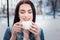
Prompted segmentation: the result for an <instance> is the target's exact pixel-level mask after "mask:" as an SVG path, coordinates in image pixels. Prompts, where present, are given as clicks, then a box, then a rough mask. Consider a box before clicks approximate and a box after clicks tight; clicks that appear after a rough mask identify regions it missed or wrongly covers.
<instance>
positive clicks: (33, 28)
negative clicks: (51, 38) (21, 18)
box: [29, 23, 40, 37]
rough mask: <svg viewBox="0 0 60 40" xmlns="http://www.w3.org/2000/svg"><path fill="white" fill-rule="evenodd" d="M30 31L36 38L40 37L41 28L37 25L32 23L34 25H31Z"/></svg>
mask: <svg viewBox="0 0 60 40" xmlns="http://www.w3.org/2000/svg"><path fill="white" fill-rule="evenodd" d="M29 31H30V32H32V33H33V34H34V36H35V37H39V35H40V34H39V33H40V32H39V31H40V30H39V27H38V25H37V24H35V23H32V25H31V28H30V29H29Z"/></svg>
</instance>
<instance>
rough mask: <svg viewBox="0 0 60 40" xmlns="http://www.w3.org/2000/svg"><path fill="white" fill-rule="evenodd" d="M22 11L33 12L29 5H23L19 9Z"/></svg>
mask: <svg viewBox="0 0 60 40" xmlns="http://www.w3.org/2000/svg"><path fill="white" fill-rule="evenodd" d="M19 9H20V10H32V8H31V6H30V5H29V4H22V5H20V7H19Z"/></svg>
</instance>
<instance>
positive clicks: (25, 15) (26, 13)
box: [19, 4, 33, 21]
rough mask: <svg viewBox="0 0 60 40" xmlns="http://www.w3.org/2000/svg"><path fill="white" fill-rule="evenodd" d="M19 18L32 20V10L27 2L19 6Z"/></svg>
mask: <svg viewBox="0 0 60 40" xmlns="http://www.w3.org/2000/svg"><path fill="white" fill-rule="evenodd" d="M19 18H20V21H32V20H33V12H32V8H31V6H30V5H29V4H22V5H21V6H20V7H19Z"/></svg>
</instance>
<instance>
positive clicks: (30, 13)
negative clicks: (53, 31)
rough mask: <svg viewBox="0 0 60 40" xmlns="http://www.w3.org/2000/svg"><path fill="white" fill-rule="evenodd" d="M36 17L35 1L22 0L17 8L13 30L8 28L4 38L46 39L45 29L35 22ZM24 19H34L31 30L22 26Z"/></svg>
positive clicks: (21, 39)
mask: <svg viewBox="0 0 60 40" xmlns="http://www.w3.org/2000/svg"><path fill="white" fill-rule="evenodd" d="M35 19H36V12H35V7H34V5H33V3H32V2H31V1H20V2H19V3H18V4H17V6H16V9H15V18H14V23H13V27H12V32H11V30H10V28H7V30H6V32H5V35H4V38H3V40H44V34H43V30H42V29H39V28H38V25H36V24H35ZM23 21H32V24H31V25H30V26H31V27H30V29H29V30H25V29H24V28H22V24H21V23H22V22H23ZM18 33H19V34H20V35H18ZM17 35H18V36H20V38H18V36H17Z"/></svg>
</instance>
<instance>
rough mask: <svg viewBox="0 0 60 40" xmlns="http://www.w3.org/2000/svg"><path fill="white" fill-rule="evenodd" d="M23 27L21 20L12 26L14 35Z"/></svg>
mask: <svg viewBox="0 0 60 40" xmlns="http://www.w3.org/2000/svg"><path fill="white" fill-rule="evenodd" d="M21 27H22V25H21V22H17V23H15V24H14V26H13V28H12V35H17V33H18V32H20V30H21Z"/></svg>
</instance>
